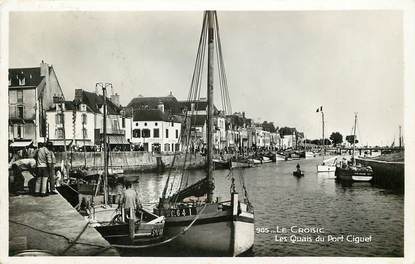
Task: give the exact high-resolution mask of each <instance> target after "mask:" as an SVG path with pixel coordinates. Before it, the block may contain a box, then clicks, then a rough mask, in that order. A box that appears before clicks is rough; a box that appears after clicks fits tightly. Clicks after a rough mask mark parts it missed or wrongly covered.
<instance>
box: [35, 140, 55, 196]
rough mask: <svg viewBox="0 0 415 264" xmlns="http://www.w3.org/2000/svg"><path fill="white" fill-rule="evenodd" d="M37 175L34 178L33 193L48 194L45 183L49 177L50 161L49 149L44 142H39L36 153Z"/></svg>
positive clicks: (38, 194)
mask: <svg viewBox="0 0 415 264" xmlns="http://www.w3.org/2000/svg"><path fill="white" fill-rule="evenodd" d="M36 161H37V170H38V175H37V178H36V185H35V195H36V196H48V194H47V193H46V192H47V183H48V178H49V166H50V164H51V163H52V157H51V155H50V151H49V150H48V149H47V148H46V146H45V144H44V143H41V142H40V143H39V150H38V151H37V154H36Z"/></svg>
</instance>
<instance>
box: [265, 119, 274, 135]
mask: <svg viewBox="0 0 415 264" xmlns="http://www.w3.org/2000/svg"><path fill="white" fill-rule="evenodd" d="M262 129H264V130H265V131H268V132H271V133H274V132H275V131H276V129H275V126H274V123H273V122H267V121H264V122H263V123H262Z"/></svg>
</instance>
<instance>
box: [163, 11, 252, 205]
mask: <svg viewBox="0 0 415 264" xmlns="http://www.w3.org/2000/svg"><path fill="white" fill-rule="evenodd" d="M212 14H213V16H212V19H213V24H212V26H213V45H214V51H215V53H214V57H216V63H215V67H217V76H218V82H217V86H218V88H219V89H218V90H220V98H221V107H222V113H223V114H224V115H225V116H226V115H229V114H232V106H231V100H230V96H229V89H228V84H227V76H226V71H225V63H224V59H223V51H222V44H221V38H220V34H219V23H218V18H217V15H216V12H213V13H212ZM208 20H209V18H208V13H207V12H204V14H203V23H202V29H201V32H200V37H199V44H198V49H197V53H196V60H195V64H194V69H193V75H192V79H191V84H190V89H189V93H188V97H187V103H188V104H187V106H188V107H189V108H190V109H186V110H187V111H186V112H185V116H184V120H183V123H182V128H184V129H183V133H181V135H180V141H181V142H182V144H183V150H184V160H183V165H182V166H177V169H178V168H180V169H181V173H180V172H178V171H177V169H176V172H174V170H173V169H172V167H173V166H171V168H170V170H169V174H168V177H167V180H166V184H165V187H164V190H163V195H162V199H165V198H167V197H171V196H172V195H173V193H174V192H176V193H178V192H180V191H181V190H183V189H184V188H186V187H188V186H189V173H186V170H185V169H186V163H188V162H191V161H192V156H191V155H190V157H189V152H190V150H191V147H194V146H195V145H196V144H200V142H199V140H198V135H197V131H195V130H192V129H194V127H195V126H200V121H201V120H200V118H201V116H199V115H198V110H199V105H201V104H202V103H204V102H202V100H201V93H202V90H204V89H202V83H203V72H204V70H205V64H206V63H205V62H206V60H207V53H208V50H207V49H208V48H207V47H208V43H207V42H208V31H209V21H208ZM203 110H204V109H203ZM206 121H207V120H206ZM199 136H200V135H199ZM219 140H220V139H219ZM199 146H200V145H199ZM175 156H176V152H175ZM175 162H177V159H176V158H175V157H174V158H173V163H172V165H173V164H174V163H175ZM172 173H173V175H172ZM178 178H180V179H178ZM239 179H240V180H241V179H242V180H241V184H242V188H243V193H244V196H245V197H246V199H247V191H246V188H245V183H244V181H243V175H240V176H239ZM176 181H179V182H178V185H177V186H176V185H175V184H174V182H176ZM175 187H177V188H175ZM174 189H176V190H174ZM178 197H179V196H178V195H176V196H175V198H174V201H171V202H174V203H176V202H177V199H178Z"/></svg>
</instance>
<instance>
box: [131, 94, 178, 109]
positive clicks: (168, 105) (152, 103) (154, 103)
mask: <svg viewBox="0 0 415 264" xmlns="http://www.w3.org/2000/svg"><path fill="white" fill-rule="evenodd" d="M160 103H163V105H164V111H166V112H170V113H172V114H179V113H181V112H182V109H181V105H180V104H179V102H178V101H177V99H176V97H174V96H173V95H170V96H162V97H142V96H139V97H135V98H133V99H132V100H131V101H130V103H129V104H128V105H127V106H126V107H125V108H127V109H128V108H130V109H131V108H134V109H158V105H159V104H160Z"/></svg>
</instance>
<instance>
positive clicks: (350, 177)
mask: <svg viewBox="0 0 415 264" xmlns="http://www.w3.org/2000/svg"><path fill="white" fill-rule="evenodd" d="M356 124H357V113H355V116H354V128H353V151H352V157H351V161H350V162H346V163H345V162H343V163H342V164H341V166H339V167H337V169H336V177H337V179H339V180H342V181H359V182H361V181H364V182H368V181H371V180H372V178H373V170H372V168H371V167H370V166H362V165H361V164H356V157H355V155H354V154H355V149H356V140H355V137H356Z"/></svg>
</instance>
